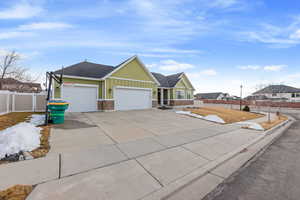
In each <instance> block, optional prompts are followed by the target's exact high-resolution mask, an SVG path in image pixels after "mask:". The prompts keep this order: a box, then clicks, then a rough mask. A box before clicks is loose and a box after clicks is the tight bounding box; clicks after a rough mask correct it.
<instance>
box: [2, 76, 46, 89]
mask: <svg viewBox="0 0 300 200" xmlns="http://www.w3.org/2000/svg"><path fill="white" fill-rule="evenodd" d="M0 90H8V91H11V92H23V93H39V92H41V91H42V88H41V84H40V83H29V82H22V81H19V80H16V79H14V78H0Z"/></svg>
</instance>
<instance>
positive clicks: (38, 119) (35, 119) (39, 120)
mask: <svg viewBox="0 0 300 200" xmlns="http://www.w3.org/2000/svg"><path fill="white" fill-rule="evenodd" d="M29 123H31V124H33V125H35V126H40V125H43V124H44V123H45V115H36V114H34V115H31V119H30V122H29Z"/></svg>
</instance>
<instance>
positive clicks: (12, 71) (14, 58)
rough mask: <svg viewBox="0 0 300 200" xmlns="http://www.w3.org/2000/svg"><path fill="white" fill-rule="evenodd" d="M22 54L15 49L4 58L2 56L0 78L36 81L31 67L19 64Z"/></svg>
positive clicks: (0, 59)
mask: <svg viewBox="0 0 300 200" xmlns="http://www.w3.org/2000/svg"><path fill="white" fill-rule="evenodd" d="M20 60H21V56H20V55H19V54H18V53H16V52H15V51H12V52H8V53H7V54H6V55H4V56H3V58H0V79H4V78H14V79H17V80H20V81H27V82H29V81H31V82H32V81H35V80H37V78H36V79H34V78H33V77H32V76H31V75H30V74H29V72H28V71H29V69H28V68H25V67H22V66H19V65H18V64H19V61H20Z"/></svg>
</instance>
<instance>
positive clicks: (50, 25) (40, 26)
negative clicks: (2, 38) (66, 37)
mask: <svg viewBox="0 0 300 200" xmlns="http://www.w3.org/2000/svg"><path fill="white" fill-rule="evenodd" d="M71 27H73V26H72V25H71V24H66V23H62V22H39V23H31V24H24V25H21V26H19V29H20V30H50V29H66V28H71Z"/></svg>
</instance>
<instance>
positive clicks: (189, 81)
mask: <svg viewBox="0 0 300 200" xmlns="http://www.w3.org/2000/svg"><path fill="white" fill-rule="evenodd" d="M183 75H184V76H185V77H186V79H187V80H188V82H189V84H190V85H191V86H192V88H191V89H192V90H195V88H194V86H193V84H192V83H191V81H190V80H189V78H188V77H187V75H186V74H185V73H184V72H182V74H181V75H180V76H179V78H180V79H181V78H182V76H183ZM175 85H177V83H176V84H175ZM188 89H190V88H188Z"/></svg>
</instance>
